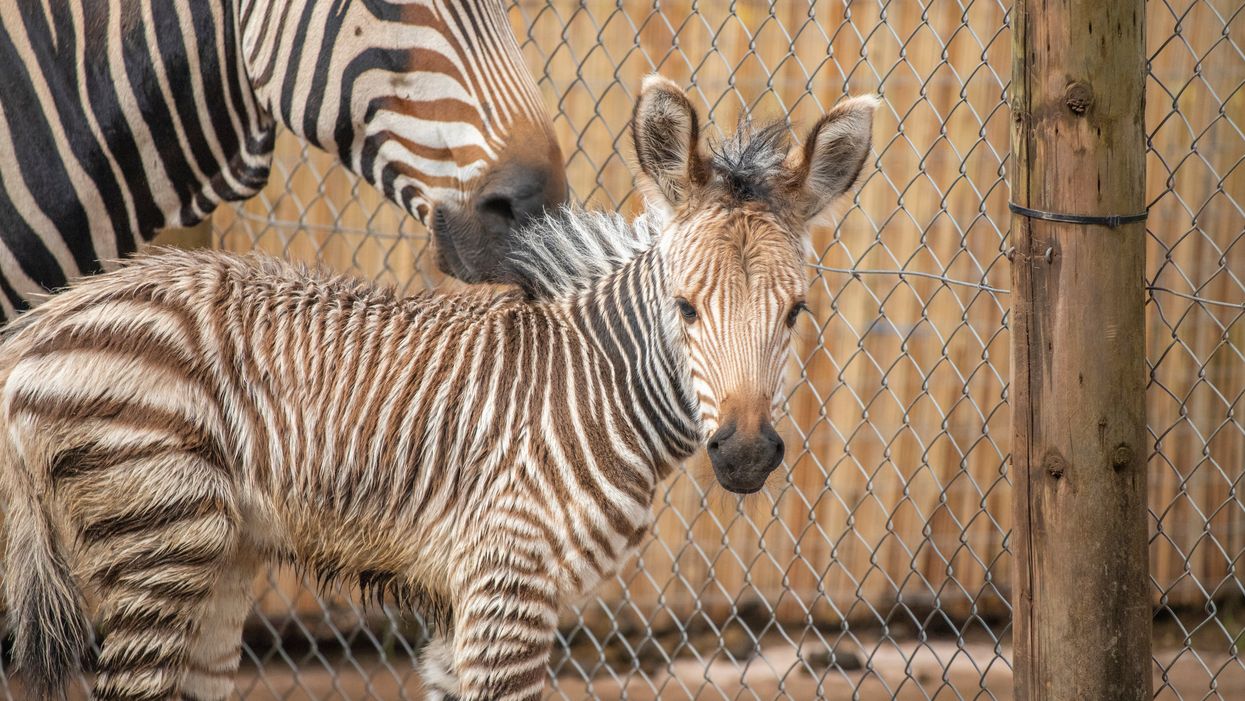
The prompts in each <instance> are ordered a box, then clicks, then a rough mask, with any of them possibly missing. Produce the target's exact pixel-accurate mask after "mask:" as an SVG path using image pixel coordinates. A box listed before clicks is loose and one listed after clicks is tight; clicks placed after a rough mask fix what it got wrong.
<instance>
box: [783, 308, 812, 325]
mask: <svg viewBox="0 0 1245 701" xmlns="http://www.w3.org/2000/svg"><path fill="white" fill-rule="evenodd" d="M806 311H808V305H807V304H805V303H803V302H796V303H795V306H793V307H791V311H789V312H787V328H791V327H792V326H795V322H796V321H797V320H798V319H799V318H800V312H806Z"/></svg>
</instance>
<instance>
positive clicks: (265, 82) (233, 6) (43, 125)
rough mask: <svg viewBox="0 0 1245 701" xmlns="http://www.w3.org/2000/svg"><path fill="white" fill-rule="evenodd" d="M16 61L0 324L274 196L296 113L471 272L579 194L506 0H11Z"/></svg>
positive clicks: (7, 138)
mask: <svg viewBox="0 0 1245 701" xmlns="http://www.w3.org/2000/svg"><path fill="white" fill-rule="evenodd" d="M0 66H3V67H4V68H3V70H0V319H3V318H12V317H13V315H14V314H15V313H16V312H18V311H21V310H22V309H25V308H26V307H27V306H29V305H30V304H31V303H32V302H34V301H37V300H38V299H40V298H41V296H42V293H46V292H49V291H53V290H56V289H59V288H61V287H63V286H65V284H66V283H67V282H68V281H69V280H72V279H73V278H75V277H77V276H79V275H83V274H90V273H97V272H100V271H102V270H104V269H107V268H109V267H110V266H111V265H112V264H111V263H109V262H108V261H112V260H114V259H117V258H119V257H122V256H125V255H127V254H130V253H132V252H134V251H135V250H137V249H139V248H140V247H141V246H142V245H143V243H144V242H146V241H148V240H150V239H151V237H152V236H154V234H155V233H156V231H157V230H159V229H161V228H164V227H178V226H190V225H193V224H195V223H197V222H199V221H201V220H202V219H203V218H204V217H206V216H207V215H208V214H209V213H210V212H212V210H213V209H215V208H216V207H217V206H218V205H219V204H220V203H222V202H229V201H237V200H244V199H247V198H249V197H251V196H253V195H255V194H256V193H258V192H259V190H260V189H261V188H263V187H264V185H265V184H266V183H267V181H268V176H269V169H270V165H271V160H272V150H273V143H274V137H275V134H276V128H277V125H278V124H280V125H284V126H286V127H288V128H289V129H290V130H291V131H292V132H293V133H295V134H296V135H298V136H299V137H300V138H302V139H304V140H306V141H307V142H309V143H311V144H312V145H314V146H317V147H319V148H322V149H325V150H327V151H329V152H331V153H333V154H335V155H336V156H337V157H338V158H339V160H340V161H341V162H342V163H343V164H345V165H346V166H347V167H348V168H350V169H351V170H353V171H354V172H356V173H358V174H360V175H361V176H362V177H363V178H364V179H365V180H367V181H368V182H369V183H371V184H373V185H375V186H376V187H377V188H378V189H380V190H381V191H382V192H383V193H384V195H385V196H386V197H388V198H389V199H391V200H393V201H394V202H397V203H398V204H400V205H401V206H403V207H404V208H405V209H406V210H407V211H409V212H411V213H412V214H414V215H416V216H417V217H419V218H420V219H421V221H425V222H427V223H431V222H432V220H433V219H437V220H438V221H439V222H440V226H439V229H438V233H439V236H440V241H439V243H440V247H439V250H438V262H439V264H440V265H441V267H442V268H443V269H444V270H445V271H446V272H449V273H451V274H454V275H457V276H459V277H461V278H464V279H468V280H478V279H486V278H489V277H490V276H494V274H495V273H494V271H495V270H496V269H497V268H498V267H499V266H500V265H501V264H502V257H501V250H500V249H498V247H497V246H498V245H501V244H504V243H505V242H506V241H507V240H508V238H509V236H510V235H511V234H512V230H513V228H514V227H515V226H517V225H519V224H521V223H522V222H523V221H525V220H526V219H527V218H529V217H530V216H532V215H533V214H535V213H537V212H538V211H539V210H540V209H541V208H542V207H543V206H544V205H546V204H549V203H559V202H561V201H563V200H564V199H565V197H566V183H565V175H564V172H563V166H562V163H561V153H560V152H559V150H558V146H557V144H556V142H555V141H554V139H553V136H552V132H551V126H550V124H549V120H548V117H547V116H546V115H545V112H544V108H543V106H542V103H541V100H540V96H539V93H538V91H537V89H536V86H535V84H534V82H533V81H532V77H531V75H530V73H529V72H528V71H527V68H526V67H525V65H524V63H523V59H522V56H521V55H520V53H519V50H518V47H517V45H516V43H515V38H514V35H513V33H512V32H511V29H510V26H509V23H508V22H507V19H506V16H505V12H504V11H503V10H502V8H501V6H500V0H413V1H410V2H390V1H389V0H360V1H358V2H310V1H307V0H288V1H287V0H280V1H277V0H191V1H190V2H172V1H171V0H57V1H55V2H46V1H44V0H9V1H8V2H4V3H0Z"/></svg>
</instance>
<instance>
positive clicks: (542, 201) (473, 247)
mask: <svg viewBox="0 0 1245 701" xmlns="http://www.w3.org/2000/svg"><path fill="white" fill-rule="evenodd" d="M482 182H484V185H483V186H482V187H481V188H480V189H479V190H477V191H476V192H475V193H474V194H473V195H472V197H471V199H470V200H469V201H468V203H467V205H466V206H465V207H456V206H453V205H438V206H437V207H436V209H435V210H434V211H433V216H432V232H433V236H434V238H435V239H436V242H437V266H438V267H439V268H440V269H441V271H442V272H444V273H447V274H449V275H453V276H454V277H456V278H458V279H459V280H462V281H463V282H471V283H475V282H513V281H514V280H513V274H512V271H511V269H510V266H509V265H507V258H508V254H509V252H510V251H511V250H514V248H515V240H514V238H515V237H516V236H519V235H521V232H522V229H523V227H524V226H525V225H526V224H527V223H528V222H530V221H531V220H532V219H533V218H535V217H537V216H540V215H541V213H543V212H544V211H545V209H548V208H554V207H559V206H561V205H563V204H565V203H566V200H567V186H566V174H565V173H564V172H563V171H562V170H561V169H560V168H555V167H550V166H549V165H546V164H540V165H532V164H527V163H521V162H517V163H516V162H512V163H505V164H502V165H499V166H498V167H496V168H495V169H494V170H493V171H491V172H490V173H488V174H487V175H486V176H485V177H484V178H483V179H482Z"/></svg>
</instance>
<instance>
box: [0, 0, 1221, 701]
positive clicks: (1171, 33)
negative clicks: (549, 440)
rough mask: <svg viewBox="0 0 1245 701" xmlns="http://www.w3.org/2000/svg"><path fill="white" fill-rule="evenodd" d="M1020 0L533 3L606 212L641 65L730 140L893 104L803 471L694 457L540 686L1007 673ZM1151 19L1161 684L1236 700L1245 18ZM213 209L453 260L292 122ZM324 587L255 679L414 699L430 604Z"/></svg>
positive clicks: (828, 263)
mask: <svg viewBox="0 0 1245 701" xmlns="http://www.w3.org/2000/svg"><path fill="white" fill-rule="evenodd" d="M1008 7H1009V5H1008V4H1007V3H1005V2H1000V1H999V0H931V1H929V2H918V1H912V2H907V1H905V2H889V1H886V0H866V1H863V2H860V1H851V0H828V1H826V0H823V1H820V2H813V3H809V2H802V1H799V2H782V3H771V4H767V3H764V2H732V3H727V2H720V3H719V2H688V1H687V0H682V1H670V2H660V3H657V2H621V1H620V2H617V3H613V2H604V1H603V0H592V1H589V2H584V3H573V2H566V1H562V0H554V1H553V2H550V3H549V4H545V3H539V2H535V1H533V0H519V1H518V2H517V3H515V4H512V5H511V7H510V9H511V17H512V20H513V22H514V25H515V28H516V31H517V33H518V35H519V39H520V43H521V45H522V48H523V51H524V53H525V55H526V56H527V58H528V60H529V65H530V66H531V67H532V69H533V71H534V73H535V74H536V76H537V78H538V81H539V83H540V86H541V88H542V90H543V92H544V95H545V98H546V101H547V104H548V105H549V109H550V112H551V114H552V116H553V119H554V123H555V126H556V129H557V133H558V137H559V139H560V141H561V143H562V145H563V149H564V151H565V153H566V158H567V168H568V175H569V177H570V182H571V184H572V188H573V191H574V193H575V195H576V196H577V197H578V198H579V199H583V200H586V201H588V202H590V203H592V204H594V205H597V206H601V207H607V208H617V209H622V210H624V211H627V212H634V211H635V210H636V208H637V207H638V206H639V202H638V197H637V195H636V194H635V193H634V192H633V191H632V188H631V176H630V172H629V170H628V168H627V163H626V159H627V158H628V156H627V155H626V154H627V152H628V149H629V144H628V141H627V139H626V132H625V130H626V126H627V120H628V118H629V116H630V107H631V102H632V99H633V98H634V95H635V91H636V90H637V88H638V86H639V83H640V79H641V78H642V77H643V76H644V75H645V74H647V73H649V72H652V71H655V70H656V71H660V72H662V73H663V74H665V75H667V76H669V77H670V78H673V79H674V80H676V81H678V82H680V83H681V84H684V85H688V86H690V95H691V96H692V98H693V101H694V102H695V103H696V105H697V107H698V109H700V111H701V115H702V117H703V119H704V120H705V122H706V123H707V125H708V129H707V131H708V133H709V134H710V136H711V137H713V136H720V135H721V134H722V133H723V132H729V131H730V130H731V129H732V128H733V127H734V125H735V122H736V120H737V119H738V117H739V115H740V114H741V113H743V112H751V113H752V114H754V115H756V116H760V117H770V118H778V119H789V120H790V122H791V123H792V124H793V125H794V128H793V134H795V135H797V136H798V135H799V134H800V133H801V132H800V127H801V126H806V125H808V124H811V122H812V121H813V120H814V119H815V118H816V117H817V116H818V115H820V114H821V113H822V112H823V111H824V110H825V109H827V108H828V107H829V106H830V105H831V104H833V103H834V101H835V100H836V99H837V98H838V97H839V96H840V95H842V94H843V93H846V92H850V93H863V92H877V93H879V94H880V95H881V96H882V97H883V99H884V104H883V107H882V109H881V111H880V114H879V116H878V118H877V121H876V124H875V150H874V154H873V156H872V158H871V160H870V162H869V163H870V165H869V166H868V172H867V174H866V179H865V182H864V185H863V187H862V188H861V190H860V192H859V195H858V196H857V197H856V199H855V201H854V202H853V203H852V204H851V206H850V207H848V208H845V210H844V211H843V213H842V215H841V216H840V217H839V218H838V221H837V223H836V225H835V226H833V227H829V228H824V229H820V230H817V231H815V232H814V235H813V249H814V251H815V255H816V258H815V260H814V261H813V262H812V264H811V267H810V275H811V277H812V280H813V293H812V295H811V299H810V305H811V307H812V309H813V310H814V315H813V316H814V317H815V318H814V319H813V320H807V319H806V320H805V321H802V322H800V323H801V326H800V330H799V337H798V339H797V343H796V352H795V357H796V362H794V363H792V366H791V371H790V380H791V382H790V386H791V389H790V391H789V396H788V399H787V402H786V404H785V407H784V411H783V416H782V422H781V425H780V426H779V429H780V431H781V432H782V433H783V434H784V437H785V438H786V439H787V443H788V447H789V449H788V469H786V470H783V471H781V473H780V474H781V476H780V477H777V478H775V479H774V480H773V481H772V484H771V486H770V488H769V489H768V491H767V492H765V493H763V494H761V495H760V496H758V497H753V498H751V499H748V500H746V501H739V500H736V499H735V498H733V497H728V495H725V494H724V493H723V492H721V490H719V489H715V488H712V487H710V484H711V482H712V478H711V477H710V476H709V474H708V471H707V469H706V468H704V467H703V466H702V465H700V463H699V462H693V463H692V464H690V465H689V466H688V467H687V469H686V470H685V471H683V472H680V473H678V474H677V475H676V476H675V477H674V478H672V479H671V480H670V481H669V483H668V484H667V486H666V487H665V488H664V489H663V490H662V491H660V492H659V498H658V503H657V504H656V507H655V510H656V512H657V514H658V519H657V525H656V527H655V529H654V531H655V532H654V536H653V537H652V538H651V539H650V540H649V541H647V542H646V544H644V545H643V546H642V549H641V551H640V555H639V557H638V558H637V559H636V561H635V562H634V563H633V564H632V565H631V566H630V567H628V568H627V569H626V570H625V571H624V572H623V573H622V574H620V575H619V576H618V577H617V579H616V580H615V581H614V582H612V583H611V584H610V585H609V586H607V587H605V588H604V589H603V590H601V591H600V592H598V593H597V594H596V595H594V596H592V597H590V598H589V599H587V600H586V601H583V602H581V603H580V604H578V605H577V606H575V607H574V608H573V609H571V610H570V611H568V612H567V614H566V615H565V616H564V617H563V622H562V623H563V625H562V628H561V632H560V634H559V637H558V639H557V642H556V645H555V650H554V653H553V656H552V660H551V663H550V667H549V678H548V685H547V696H548V697H549V698H555V699H581V698H588V697H596V698H603V699H615V698H627V699H652V698H661V699H772V698H791V699H812V698H848V697H852V698H863V699H872V698H891V697H895V698H901V699H935V698H937V699H1009V698H1011V644H1010V608H1009V605H1008V597H1009V595H1010V591H1011V590H1010V586H1009V579H1010V577H1011V568H1012V562H1011V559H1010V558H1011V556H1010V554H1009V552H1008V543H1007V539H1008V534H1009V532H1010V523H1011V513H1010V512H1011V506H1010V500H1011V488H1010V484H1009V481H1008V450H1009V449H1008V442H1009V411H1008V405H1007V383H1008V377H1009V372H1010V369H1009V342H1010V339H1009V334H1008V328H1007V314H1008V308H1009V300H1008V295H1007V290H1006V288H1007V287H1008V284H1009V263H1008V259H1007V253H1008V248H1009V242H1008V236H1009V233H1008V227H1009V216H1008V213H1007V207H1006V204H1007V199H1008V191H1007V186H1006V181H1005V168H1006V160H1007V154H1008V151H1009V147H1008V119H1009V118H1010V114H1009V111H1008V109H1007V105H1006V101H1005V100H1006V90H1007V82H1008V76H1009V75H1010V60H1011V45H1010V34H1009V31H1008V16H1007V12H1008ZM1148 13H1149V14H1148V31H1147V35H1148V39H1147V44H1148V49H1147V50H1148V52H1149V56H1150V79H1149V81H1148V91H1147V114H1146V120H1147V121H1146V123H1147V127H1148V133H1149V136H1150V139H1149V149H1150V152H1149V159H1148V164H1147V165H1148V168H1149V174H1148V199H1149V203H1150V220H1149V224H1148V231H1149V234H1148V235H1149V251H1148V255H1149V282H1150V285H1151V292H1150V295H1149V299H1148V306H1147V315H1148V316H1147V319H1148V331H1149V340H1148V359H1149V365H1148V367H1149V369H1150V373H1151V374H1150V379H1151V381H1150V388H1149V393H1148V397H1147V399H1148V411H1149V423H1150V433H1151V436H1152V438H1153V451H1152V453H1151V456H1150V490H1151V494H1150V505H1151V533H1152V539H1151V572H1152V582H1153V588H1152V597H1153V602H1154V604H1155V606H1156V616H1155V666H1154V670H1155V679H1156V684H1155V689H1156V697H1158V698H1164V699H1169V698H1170V699H1175V698H1181V699H1203V698H1225V699H1226V698H1242V697H1245V663H1243V661H1242V659H1241V657H1240V654H1239V652H1238V645H1239V644H1240V642H1241V636H1242V635H1243V631H1245V606H1242V603H1243V602H1245V584H1243V582H1242V578H1241V575H1240V574H1239V572H1238V570H1237V562H1238V560H1240V559H1241V556H1242V554H1243V553H1245V502H1243V501H1242V499H1241V496H1240V495H1239V494H1238V489H1239V487H1240V482H1241V476H1242V473H1243V469H1242V467H1243V464H1245V424H1243V423H1242V417H1241V414H1242V413H1243V412H1242V409H1243V407H1242V396H1243V395H1245V323H1242V316H1245V282H1243V279H1242V278H1245V243H1243V241H1245V166H1242V163H1243V162H1245V133H1243V132H1242V128H1243V127H1245V90H1242V88H1243V87H1245V53H1242V47H1245V17H1242V15H1243V14H1245V12H1243V11H1242V7H1241V5H1240V4H1239V3H1238V2H1235V1H1234V0H1204V1H1193V2H1190V1H1181V0H1171V1H1167V0H1158V1H1152V2H1150V3H1149V5H1148ZM213 225H214V228H215V240H216V242H217V243H218V244H219V245H221V246H222V247H225V248H230V249H235V250H250V249H255V248H258V249H263V250H267V251H270V252H273V253H277V254H280V255H283V256H287V257H293V258H299V259H304V260H318V261H322V262H325V263H327V264H329V265H331V266H334V267H337V268H339V269H342V270H346V271H351V272H355V273H360V274H364V275H367V276H371V277H375V278H378V279H380V280H383V281H386V282H390V283H393V284H395V285H397V286H399V287H400V288H402V289H410V290H414V289H420V288H423V287H426V286H433V285H439V284H440V285H446V284H448V285H452V284H454V283H452V282H451V283H447V282H445V281H444V280H443V279H442V277H441V276H440V275H439V274H438V273H437V272H436V271H435V265H434V264H433V262H432V261H433V259H432V255H431V250H430V248H429V244H428V240H427V236H426V233H425V232H424V231H423V230H422V228H421V227H420V226H419V225H418V224H417V223H416V222H414V221H413V220H412V219H411V218H410V217H408V216H405V215H404V214H402V213H401V212H400V211H399V210H398V209H397V208H396V207H395V206H393V205H391V204H389V203H387V202H385V201H384V200H383V199H382V198H381V197H380V196H379V195H378V194H377V193H376V192H374V191H373V190H371V189H370V188H369V187H368V186H366V185H364V184H361V183H360V182H359V181H358V180H357V179H355V178H354V177H353V176H351V175H350V174H349V173H347V172H346V171H345V169H344V168H342V167H341V166H340V165H336V164H335V162H334V161H333V159H332V158H330V157H329V156H327V155H325V154H322V153H319V152H317V151H315V150H314V149H311V148H309V147H304V146H301V145H299V144H298V143H297V142H296V141H295V140H294V139H292V138H291V137H290V136H289V135H288V134H287V135H284V136H283V137H282V138H281V139H280V140H279V141H278V153H277V158H276V162H275V165H274V173H273V178H272V183H271V185H270V187H269V188H268V189H267V190H265V192H264V193H263V194H261V195H260V196H259V197H257V198H256V199H254V200H252V201H251V202H249V203H246V204H245V205H242V206H240V207H236V208H232V209H227V210H223V211H220V212H218V213H217V214H216V215H215V216H214V218H213ZM305 584H306V583H305V582H302V581H301V580H299V579H298V578H296V577H295V576H294V575H292V574H289V573H287V572H274V573H272V574H271V575H269V577H268V578H267V580H265V581H264V582H262V583H260V585H259V592H260V597H259V600H258V603H257V605H256V610H255V615H254V616H253V620H252V622H251V624H250V625H249V626H248V633H247V646H246V652H245V657H244V662H243V670H242V672H241V673H240V674H239V679H238V691H239V693H240V695H241V696H243V697H245V698H255V699H268V698H280V699H296V698H297V699H301V698H366V697H378V698H403V699H405V698H411V699H418V698H422V691H421V687H420V685H419V681H418V678H417V675H416V674H415V672H414V665H413V660H414V658H415V656H416V654H417V650H418V646H419V641H420V638H421V636H422V628H421V626H420V624H419V622H418V620H416V619H412V618H410V617H407V616H405V615H403V614H402V613H401V612H398V611H394V610H391V609H390V608H388V607H382V608H377V607H370V608H365V607H362V606H360V605H359V604H358V603H357V599H355V598H354V597H353V596H352V595H351V592H317V591H316V589H315V588H314V587H308V586H304V585H305ZM7 688H8V687H7V686H6V690H7ZM6 693H7V691H6Z"/></svg>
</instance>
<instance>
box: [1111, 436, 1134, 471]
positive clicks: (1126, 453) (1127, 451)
mask: <svg viewBox="0 0 1245 701" xmlns="http://www.w3.org/2000/svg"><path fill="white" fill-rule="evenodd" d="M1131 464H1133V449H1132V448H1131V447H1130V446H1129V445H1128V444H1127V443H1121V444H1119V445H1117V446H1115V450H1113V451H1111V467H1113V468H1115V469H1116V470H1117V471H1118V470H1123V469H1124V468H1126V467H1128V466H1129V465H1131Z"/></svg>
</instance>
